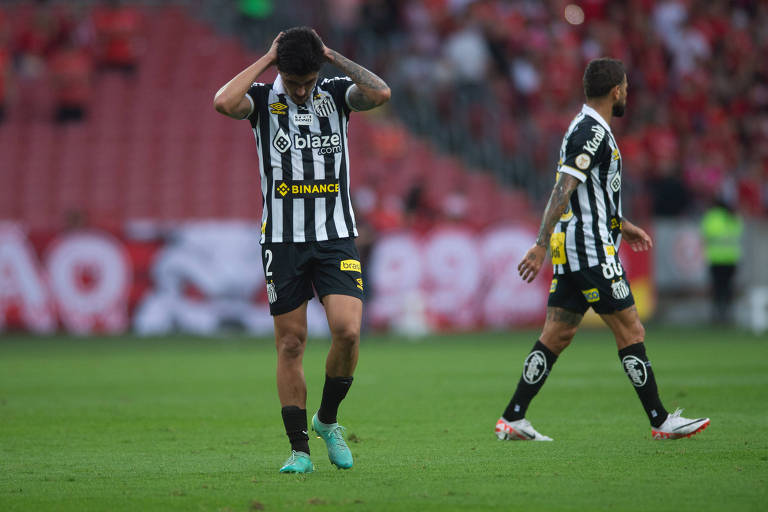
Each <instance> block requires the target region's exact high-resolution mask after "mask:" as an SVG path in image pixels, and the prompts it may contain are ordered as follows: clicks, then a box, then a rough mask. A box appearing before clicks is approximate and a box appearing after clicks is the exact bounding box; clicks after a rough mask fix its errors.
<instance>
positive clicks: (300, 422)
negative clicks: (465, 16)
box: [281, 405, 309, 455]
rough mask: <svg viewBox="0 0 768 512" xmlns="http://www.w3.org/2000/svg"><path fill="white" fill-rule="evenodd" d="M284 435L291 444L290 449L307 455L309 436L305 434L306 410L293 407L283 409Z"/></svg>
mask: <svg viewBox="0 0 768 512" xmlns="http://www.w3.org/2000/svg"><path fill="white" fill-rule="evenodd" d="M281 412H282V414H283V424H284V425H285V435H287V436H288V440H289V441H290V442H291V449H292V450H296V451H297V452H304V453H306V454H307V455H309V435H308V433H307V410H306V409H300V408H298V407H297V406H295V405H289V406H287V407H283V409H282V411H281Z"/></svg>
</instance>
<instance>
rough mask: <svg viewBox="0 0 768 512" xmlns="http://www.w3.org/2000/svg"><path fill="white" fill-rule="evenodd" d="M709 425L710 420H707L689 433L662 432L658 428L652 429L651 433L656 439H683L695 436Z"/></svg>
mask: <svg viewBox="0 0 768 512" xmlns="http://www.w3.org/2000/svg"><path fill="white" fill-rule="evenodd" d="M708 426H709V420H707V421H706V422H704V423H702V424H701V426H700V427H699V428H697V429H696V430H694V431H693V432H690V433H688V434H672V433H669V432H660V431H658V430H653V429H651V435H652V436H653V438H654V439H657V440H662V439H669V440H670V441H672V440H675V439H682V438H684V437H691V436H694V435H696V434H698V433H699V432H701V431H702V430H704V429H706V428H707V427H708Z"/></svg>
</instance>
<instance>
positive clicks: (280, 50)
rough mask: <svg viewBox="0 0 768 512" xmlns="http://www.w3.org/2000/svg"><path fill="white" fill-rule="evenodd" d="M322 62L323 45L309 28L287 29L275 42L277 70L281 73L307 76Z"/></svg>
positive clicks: (323, 58)
mask: <svg viewBox="0 0 768 512" xmlns="http://www.w3.org/2000/svg"><path fill="white" fill-rule="evenodd" d="M324 62H325V57H324V56H323V43H322V41H320V38H319V37H317V35H316V34H315V33H314V32H313V31H312V29H311V28H309V27H293V28H289V29H288V30H286V31H285V33H284V34H283V37H281V38H280V40H279V41H278V42H277V69H278V70H279V71H281V72H283V73H288V74H289V75H297V76H302V75H308V74H309V73H314V72H316V71H320V68H321V67H322V66H323V63H324Z"/></svg>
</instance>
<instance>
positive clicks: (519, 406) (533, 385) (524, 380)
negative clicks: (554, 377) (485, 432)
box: [502, 341, 557, 421]
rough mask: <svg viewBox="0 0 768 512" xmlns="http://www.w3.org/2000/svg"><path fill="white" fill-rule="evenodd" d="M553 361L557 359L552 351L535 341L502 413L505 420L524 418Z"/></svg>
mask: <svg viewBox="0 0 768 512" xmlns="http://www.w3.org/2000/svg"><path fill="white" fill-rule="evenodd" d="M555 361H557V356H556V355H555V354H554V352H552V351H551V350H549V349H548V348H547V347H546V346H545V345H544V344H543V343H542V342H541V341H536V343H535V344H534V345H533V348H532V349H531V352H530V353H529V354H528V357H526V358H525V364H524V365H523V375H522V376H521V377H520V382H518V383H517V389H515V394H514V395H513V396H512V400H510V401H509V405H507V408H506V409H505V410H504V414H502V417H504V419H505V420H507V421H516V420H520V419H523V418H525V411H527V410H528V405H529V404H530V403H531V400H533V397H534V396H536V393H538V392H539V390H540V389H541V386H543V385H544V381H546V380H547V376H548V375H549V371H550V370H551V369H552V366H553V365H554V364H555Z"/></svg>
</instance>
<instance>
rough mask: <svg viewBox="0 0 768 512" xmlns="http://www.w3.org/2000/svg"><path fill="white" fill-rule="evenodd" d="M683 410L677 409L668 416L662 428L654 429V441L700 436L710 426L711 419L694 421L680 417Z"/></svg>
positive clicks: (652, 430)
mask: <svg viewBox="0 0 768 512" xmlns="http://www.w3.org/2000/svg"><path fill="white" fill-rule="evenodd" d="M682 412H683V410H682V409H675V412H673V413H672V414H670V415H669V416H667V419H666V420H664V423H662V424H661V426H660V427H652V428H651V434H652V435H653V438H654V439H680V438H682V437H691V436H692V435H694V434H698V433H699V432H701V431H702V430H704V429H705V428H707V427H708V426H709V418H699V419H696V420H692V419H690V418H683V417H682V416H680V413H682Z"/></svg>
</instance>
